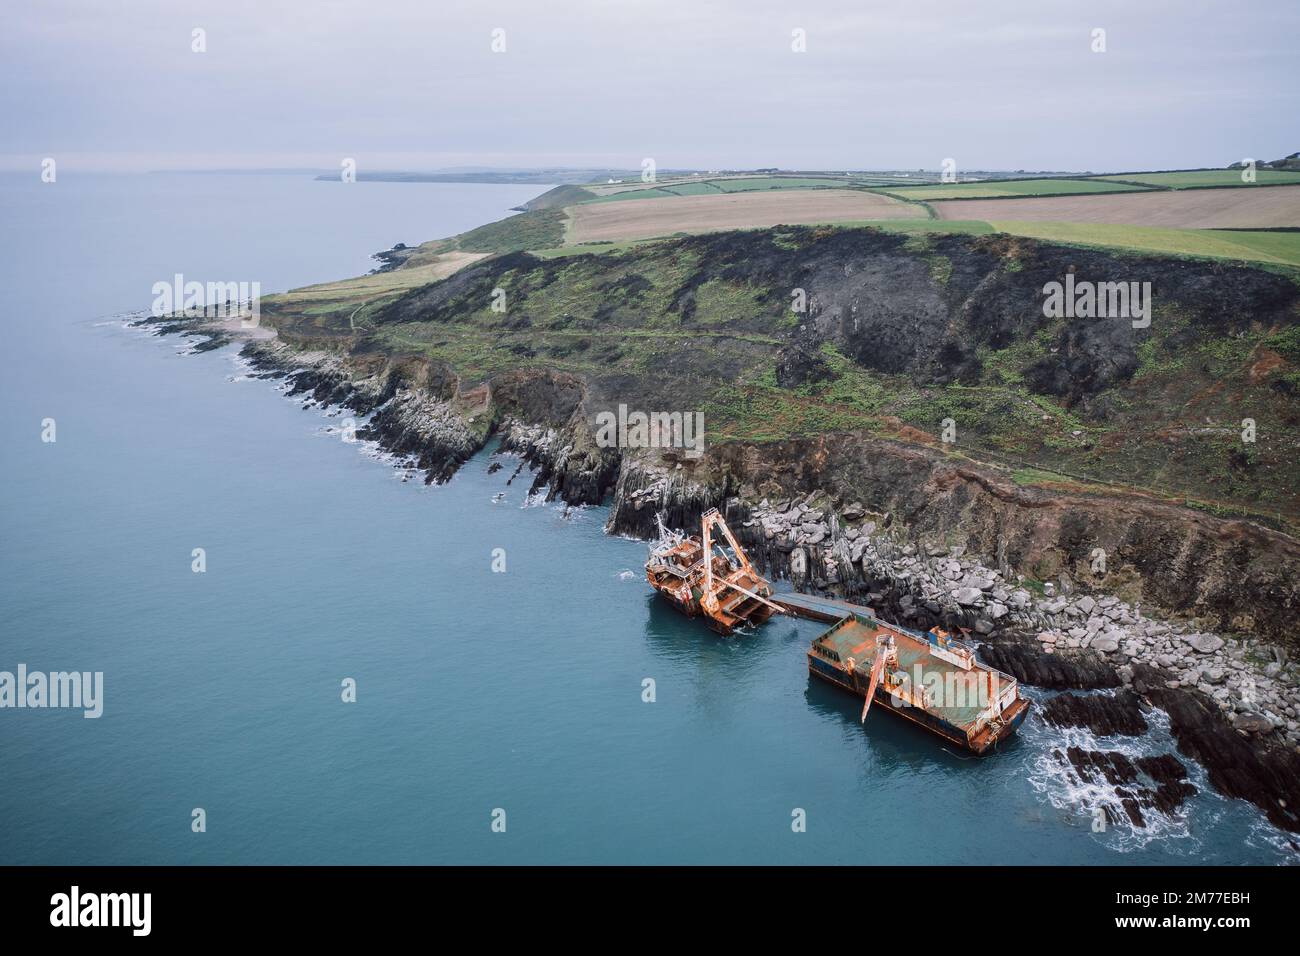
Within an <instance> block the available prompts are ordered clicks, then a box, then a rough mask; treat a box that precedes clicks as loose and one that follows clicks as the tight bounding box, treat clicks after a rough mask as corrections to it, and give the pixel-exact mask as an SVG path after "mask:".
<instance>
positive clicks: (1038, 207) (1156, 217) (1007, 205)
mask: <svg viewBox="0 0 1300 956" xmlns="http://www.w3.org/2000/svg"><path fill="white" fill-rule="evenodd" d="M933 208H934V210H935V212H936V213H938V215H939V218H940V219H983V220H986V221H989V222H992V221H995V220H997V221H1002V222H1027V221H1048V222H1079V223H1110V224H1113V225H1134V226H1161V227H1165V228H1169V229H1224V228H1247V229H1249V228H1259V229H1275V228H1278V227H1288V226H1300V188H1297V187H1292V186H1256V187H1255V188H1253V189H1196V190H1190V189H1189V190H1185V191H1170V190H1161V191H1157V192H1133V193H1125V194H1122V195H1118V194H1112V195H1100V196H1060V197H1054V198H1053V197H1041V198H1025V199H989V200H973V201H966V202H936V203H934V204H933Z"/></svg>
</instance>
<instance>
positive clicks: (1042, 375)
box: [271, 210, 1300, 526]
mask: <svg viewBox="0 0 1300 956" xmlns="http://www.w3.org/2000/svg"><path fill="white" fill-rule="evenodd" d="M555 212H558V210H556V211H555ZM546 215H547V213H537V214H532V213H530V214H526V216H518V217H513V219H514V220H526V221H524V222H514V221H512V220H504V221H503V222H502V223H497V224H493V227H495V228H494V229H490V227H484V229H483V230H476V232H478V233H479V234H480V235H479V238H478V239H477V240H476V241H475V244H477V243H480V242H481V243H482V245H479V248H484V247H487V246H490V245H494V244H501V245H504V246H506V247H507V248H508V247H509V246H511V245H513V244H517V243H518V242H523V241H525V240H524V238H523V236H524V235H526V234H527V233H528V232H529V231H532V230H534V229H540V228H554V222H555V221H554V220H550V221H549V222H550V224H549V225H546V224H545V223H542V222H540V221H539V220H538V219H537V218H534V219H527V217H544V216H546ZM485 230H490V231H485ZM464 248H465V243H464V241H463V239H462V242H461V249H462V250H463V249H464ZM400 271H401V270H398V272H399V273H400ZM1068 271H1073V272H1074V273H1075V275H1076V276H1077V277H1079V278H1080V279H1085V280H1092V281H1098V282H1102V281H1123V282H1139V283H1140V282H1151V283H1152V288H1153V293H1152V298H1153V301H1154V309H1153V312H1152V316H1151V322H1150V325H1149V327H1146V328H1134V327H1133V324H1132V322H1131V321H1129V320H1127V319H1066V318H1049V317H1047V316H1045V315H1044V310H1043V306H1042V303H1043V287H1044V285H1045V283H1048V282H1051V281H1060V280H1061V279H1062V278H1063V277H1064V276H1065V274H1066V273H1067V272H1068ZM496 290H500V292H497V291H496ZM798 290H803V297H804V299H805V300H806V303H807V308H806V311H804V312H796V311H794V310H792V305H794V304H796V303H797V302H798V300H799V292H798ZM1298 318H1300V285H1297V283H1296V281H1295V279H1294V277H1293V276H1284V275H1274V274H1269V273H1266V272H1262V271H1259V270H1255V269H1248V268H1243V267H1239V266H1229V265H1222V264H1215V263H1208V262H1203V261H1198V260H1189V259H1169V258H1152V257H1146V256H1138V255H1119V254H1115V253H1111V252H1106V251H1104V250H1093V249H1083V248H1073V247H1062V246H1054V245H1050V244H1045V243H1041V242H1036V241H1034V240H1030V239H1020V238H1012V237H1007V236H978V235H962V234H930V233H891V232H887V231H883V230H878V229H866V228H863V229H851V228H850V229H846V228H796V227H783V228H777V229H772V230H765V231H747V232H733V233H719V234H713V235H709V236H699V237H690V238H685V239H670V240H658V241H653V242H646V243H641V244H636V245H629V246H626V247H624V248H621V249H617V250H607V251H603V252H601V253H600V254H588V255H567V256H562V257H555V258H539V257H537V256H533V255H529V254H527V253H521V252H509V253H507V254H502V255H497V256H494V257H491V258H487V259H484V260H483V261H481V262H478V263H475V264H472V265H469V266H467V267H466V268H464V269H462V270H461V271H460V272H458V273H456V274H455V275H453V276H452V277H451V278H449V279H446V280H444V281H442V282H437V283H434V284H431V285H424V286H421V287H417V288H414V289H411V290H409V291H404V292H402V291H397V292H394V293H392V294H388V295H385V296H384V297H383V298H382V299H380V300H377V301H375V302H373V303H371V304H369V305H368V306H366V307H365V308H363V309H361V310H358V309H357V307H356V306H355V305H354V304H353V303H352V302H348V303H345V304H341V305H340V306H339V307H338V308H337V309H333V310H331V309H330V308H329V306H328V304H322V303H315V304H313V307H312V309H311V311H310V313H309V314H308V313H306V312H304V311H302V310H299V311H298V312H293V311H292V310H278V311H273V312H272V314H271V321H273V322H274V324H276V325H277V326H279V327H280V329H281V332H282V334H283V335H284V336H285V337H286V338H288V339H290V340H291V341H292V340H294V339H295V338H296V339H297V340H299V341H301V342H302V343H303V344H319V343H320V342H321V341H324V340H331V341H336V342H340V343H343V344H344V345H345V347H348V348H352V349H354V350H356V351H359V352H362V353H387V354H403V355H417V356H421V357H423V358H425V359H427V360H431V361H433V362H435V363H438V364H441V365H445V366H446V367H448V368H449V369H451V370H452V371H453V372H454V373H455V374H456V375H457V376H458V377H459V379H460V381H461V384H462V388H469V387H471V386H473V385H475V384H478V383H481V382H484V381H491V380H493V379H494V377H496V376H500V375H501V374H503V373H507V372H512V371H518V370H527V369H550V370H554V371H557V372H561V373H568V374H570V375H572V376H575V377H576V378H578V379H580V380H581V381H582V382H583V383H584V387H585V389H586V392H587V396H588V397H587V400H586V405H587V407H588V409H589V410H595V409H598V408H606V407H613V406H615V405H617V404H619V403H623V404H626V405H628V406H629V407H630V408H640V409H647V410H658V409H662V410H695V409H701V410H703V411H704V413H705V419H706V423H707V429H708V435H709V441H710V442H713V443H719V442H728V441H745V442H755V441H757V442H765V441H779V440H783V439H788V438H793V437H807V436H812V435H818V434H823V433H826V432H830V431H846V430H857V429H862V430H866V431H869V432H872V433H874V434H878V435H884V436H892V437H896V438H898V439H900V440H903V441H908V442H919V443H923V444H928V445H932V446H936V447H940V448H943V449H945V450H948V451H950V452H951V453H953V454H958V455H964V456H967V457H970V458H974V459H977V460H983V461H987V462H992V463H996V464H1001V465H1004V466H1005V467H1007V468H1008V469H1011V470H1013V471H1014V472H1015V473H1016V474H1018V475H1020V476H1022V478H1023V476H1032V475H1036V474H1040V473H1051V474H1053V475H1056V476H1057V480H1060V481H1071V482H1074V483H1075V484H1076V485H1078V486H1086V485H1096V484H1100V483H1109V484H1112V485H1116V484H1118V485H1123V486H1126V487H1133V488H1138V489H1147V490H1149V491H1151V492H1152V493H1154V494H1157V495H1159V496H1161V497H1163V498H1166V499H1169V498H1172V499H1174V500H1177V501H1183V500H1187V501H1189V502H1191V503H1193V504H1197V505H1198V506H1200V507H1204V508H1207V509H1208V510H1214V511H1226V512H1236V513H1247V514H1252V515H1255V516H1257V517H1261V518H1263V519H1265V520H1268V521H1270V522H1271V523H1274V524H1278V525H1290V526H1294V525H1296V524H1298V523H1300V475H1298V474H1297V467H1296V464H1295V461H1296V456H1295V448H1296V447H1297V445H1300V414H1297V403H1296V397H1297V388H1300V354H1297V352H1298V346H1297V342H1298V341H1300V339H1297V332H1296V329H1297V324H1296V323H1297V320H1298ZM1246 419H1250V420H1253V422H1254V423H1255V426H1254V427H1255V441H1253V442H1243V440H1242V438H1241V432H1242V429H1243V421H1244V420H1246ZM945 420H951V423H952V425H953V427H955V432H956V442H955V443H952V444H944V443H942V442H941V441H940V439H941V435H942V432H943V428H944V423H945Z"/></svg>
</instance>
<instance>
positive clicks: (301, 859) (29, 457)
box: [0, 171, 1295, 864]
mask: <svg viewBox="0 0 1300 956" xmlns="http://www.w3.org/2000/svg"><path fill="white" fill-rule="evenodd" d="M540 191H541V190H540V189H538V188H534V187H520V186H485V185H441V184H438V185H433V184H418V185H417V184H387V183H357V184H353V185H346V186H345V185H343V184H338V183H323V182H315V181H313V180H312V179H310V178H309V177H305V176H303V177H293V176H253V175H240V176H234V175H226V176H222V175H151V176H82V177H78V176H75V175H73V174H72V173H68V172H64V173H61V175H60V179H59V182H58V183H57V184H53V185H46V184H42V183H41V182H40V181H39V177H38V175H37V173H36V172H35V171H34V172H33V173H32V174H31V175H25V176H21V177H19V176H13V175H6V176H0V208H3V211H4V229H3V232H2V233H0V244H2V248H0V275H2V279H3V281H0V304H2V308H0V316H2V317H3V318H2V321H3V323H4V340H3V341H4V346H3V348H2V349H0V383H2V384H0V387H2V388H3V392H2V393H0V397H2V398H3V409H4V413H3V415H0V435H2V438H3V441H2V442H0V448H2V449H3V464H4V468H3V474H4V495H3V498H2V499H0V502H2V504H0V670H7V671H14V670H16V668H17V666H18V664H20V663H23V664H26V665H27V666H28V668H29V669H31V670H44V671H53V670H83V671H103V672H104V684H105V688H104V698H105V699H104V714H103V716H102V717H101V718H100V719H98V720H87V719H83V717H82V716H81V713H80V712H79V711H71V710H13V709H4V710H0V864H5V863H61V864H107V863H148V864H152V863H471V862H487V863H544V862H556V863H580V862H612V863H619V862H638V863H673V862H686V863H724V862H741V863H744V862H748V863H963V864H997V863H1065V864H1096V863H1107V862H1109V863H1180V862H1182V863H1237V862H1243V863H1244V862H1255V863H1272V862H1284V861H1292V860H1294V859H1295V854H1294V852H1293V851H1291V850H1289V849H1287V848H1286V846H1285V842H1284V841H1283V840H1282V839H1281V835H1280V834H1278V833H1277V831H1275V830H1273V829H1272V828H1271V827H1269V826H1268V825H1267V824H1266V823H1265V822H1263V820H1262V817H1261V815H1260V814H1259V813H1258V812H1257V811H1256V810H1255V809H1254V808H1252V807H1250V806H1249V805H1247V804H1244V803H1240V802H1230V801H1226V800H1223V799H1222V798H1220V797H1218V796H1217V795H1215V794H1214V793H1212V792H1210V791H1208V790H1207V789H1206V787H1205V780H1204V774H1203V773H1202V772H1201V771H1200V770H1199V768H1196V767H1195V766H1194V765H1193V766H1192V773H1193V781H1194V782H1195V783H1196V784H1197V785H1198V786H1199V787H1201V790H1202V792H1201V793H1200V794H1199V795H1198V796H1197V797H1195V798H1193V800H1191V801H1190V803H1189V804H1188V814H1187V818H1186V820H1184V821H1182V822H1179V823H1172V824H1171V823H1163V824H1159V825H1157V826H1155V827H1153V828H1152V832H1148V833H1145V834H1142V835H1138V834H1135V833H1134V832H1133V831H1132V830H1131V829H1129V828H1128V827H1127V826H1119V827H1112V828H1111V829H1110V830H1109V831H1108V832H1106V833H1094V832H1092V829H1091V825H1090V824H1091V817H1090V816H1089V815H1087V813H1086V812H1085V810H1084V809H1083V803H1082V798H1083V797H1084V796H1086V795H1085V794H1082V793H1075V792H1072V791H1071V789H1070V788H1069V786H1068V785H1067V783H1066V782H1065V780H1064V778H1063V777H1062V776H1061V775H1060V774H1059V772H1056V771H1053V770H1052V769H1051V768H1052V766H1053V761H1052V760H1051V758H1050V752H1051V749H1052V748H1054V747H1061V748H1063V747H1064V746H1066V745H1067V743H1068V742H1071V741H1073V742H1082V743H1085V744H1086V743H1087V735H1086V734H1084V733H1081V732H1073V733H1072V735H1071V736H1070V737H1069V738H1068V739H1067V735H1066V734H1065V733H1064V732H1062V731H1059V730H1054V729H1051V728H1047V727H1045V726H1044V725H1043V724H1042V723H1041V722H1040V721H1039V720H1038V719H1037V718H1036V717H1034V716H1031V718H1030V720H1029V721H1028V722H1027V723H1026V725H1025V727H1024V728H1023V730H1022V733H1021V735H1020V736H1019V737H1018V738H1017V739H1016V740H1015V741H1014V742H1013V743H1012V745H1011V746H1009V747H1007V748H1006V749H1005V750H1003V751H1002V752H1001V753H998V754H996V755H995V756H992V757H990V758H988V759H984V760H965V759H961V758H959V757H957V756H955V755H953V754H950V753H948V752H946V751H945V750H943V749H942V748H941V746H940V745H939V743H938V742H937V741H936V740H935V739H934V738H932V737H930V736H928V735H926V734H923V733H922V732H920V731H917V730H914V729H912V728H911V727H910V726H908V725H906V724H904V723H903V722H902V721H899V720H897V719H894V718H892V717H891V716H890V715H888V714H886V713H873V715H872V717H871V718H870V719H869V720H868V723H867V725H866V727H861V726H859V724H858V720H857V716H858V711H859V708H860V702H858V701H855V700H854V699H853V698H851V697H850V696H848V695H847V694H843V693H841V692H839V691H837V690H835V689H834V688H831V687H829V686H825V685H822V684H820V683H817V684H813V683H811V682H810V679H809V677H808V674H807V670H806V667H805V664H804V657H803V654H804V650H805V648H806V646H807V643H808V642H809V640H811V638H812V637H813V636H814V635H815V634H816V632H817V630H818V625H816V624H813V623H799V622H796V623H792V622H789V621H777V622H774V623H772V624H769V625H768V626H766V627H764V628H763V629H762V630H761V631H760V632H758V633H757V634H755V635H753V636H750V637H746V638H742V639H739V640H721V639H719V638H717V637H715V636H713V635H712V633H711V632H709V631H707V630H706V629H705V628H704V627H703V626H702V625H700V624H698V623H692V622H689V621H686V620H684V619H682V618H679V617H678V616H677V615H676V614H674V613H673V612H671V611H670V610H668V609H667V608H666V607H663V606H661V605H660V604H659V603H658V602H657V601H656V600H654V599H653V598H652V595H651V594H650V592H649V590H648V588H647V586H646V585H645V583H644V580H643V579H642V575H641V571H640V568H641V563H642V561H643V558H644V553H645V548H644V545H642V544H640V543H637V542H632V541H625V540H620V539H614V538H609V537H607V536H605V535H604V534H603V533H602V531H601V528H602V525H603V523H604V519H605V512H604V510H603V509H587V510H578V511H573V512H571V513H570V514H569V515H568V516H567V517H566V514H565V509H564V507H563V505H554V504H552V505H544V506H543V505H532V506H529V504H528V503H527V502H526V501H525V500H524V495H525V492H526V491H527V487H528V480H527V478H526V474H525V476H521V477H520V478H519V479H517V480H516V481H515V482H514V484H513V485H511V486H509V487H507V485H506V481H507V478H508V477H509V476H510V474H511V473H512V472H513V471H514V468H515V462H514V461H513V460H507V461H506V463H505V464H506V467H505V468H503V469H502V470H501V471H499V472H497V473H496V474H494V475H489V474H488V473H487V470H488V465H489V463H490V459H489V458H488V456H487V453H484V454H482V455H479V456H478V457H477V458H475V459H474V460H473V461H471V462H470V463H469V464H468V465H467V466H466V467H465V468H464V469H463V470H462V472H461V473H460V474H459V475H458V476H457V477H456V478H455V479H454V480H453V481H452V482H451V483H450V484H448V485H445V486H443V487H437V488H427V487H425V486H423V485H422V484H421V483H419V482H410V483H404V482H402V481H399V480H397V478H396V477H395V473H394V471H393V470H392V468H391V467H390V466H389V465H387V464H385V463H383V462H381V461H378V460H376V459H375V457H374V456H373V455H372V454H368V453H367V451H366V449H365V448H364V447H363V446H361V445H357V444H353V445H348V444H344V443H342V442H340V441H339V440H338V438H337V437H334V436H331V435H329V434H327V433H326V429H327V427H328V426H329V425H330V424H331V423H332V422H337V418H333V419H332V418H329V417H327V416H326V415H324V414H322V413H321V412H320V411H318V410H304V409H302V408H301V407H299V405H297V404H296V403H294V402H291V401H287V400H286V399H285V398H284V397H283V396H281V395H280V394H277V392H276V389H275V386H274V385H273V384H272V383H267V382H264V381H258V380H251V379H247V378H243V377H242V374H241V369H240V367H239V365H238V363H237V362H236V361H235V356H234V352H233V350H230V349H227V350H223V351H219V352H215V353H209V354H204V355H194V356H186V355H181V354H179V353H180V352H182V351H183V350H184V348H185V345H184V343H183V342H181V341H179V340H176V339H170V338H165V339H164V338H153V337H149V336H147V335H144V334H141V333H139V332H136V331H128V330H125V329H124V328H123V323H122V320H121V318H120V316H121V314H122V313H124V312H128V311H135V310H143V309H147V308H148V307H149V305H150V302H151V300H152V295H151V291H150V289H151V286H152V285H153V283H154V282H156V281H159V280H165V281H169V280H170V279H171V277H172V275H173V274H174V273H177V272H180V273H183V274H184V275H185V276H186V277H187V278H191V279H199V280H200V281H207V280H214V281H216V280H223V281H224V280H246V281H253V280H257V281H260V282H261V284H262V289H263V291H264V292H265V293H269V292H272V291H278V290H282V289H286V288H291V287H294V286H298V285H303V284H307V283H310V282H315V281H322V280H327V279H335V278H340V277H343V276H348V275H355V274H358V273H360V272H364V271H366V270H367V269H368V268H370V267H371V265H372V263H371V262H370V261H369V259H368V256H369V254H370V253H372V252H375V251H377V250H379V249H383V248H387V247H389V246H391V245H392V244H393V243H395V242H398V241H402V242H406V243H408V244H410V243H415V242H419V241H422V240H425V239H429V238H434V237H438V236H444V235H451V234H454V233H456V232H459V231H462V230H464V229H467V228H469V227H472V226H474V225H478V224H480V223H482V222H485V221H487V220H489V219H495V218H499V217H501V216H504V215H506V214H508V210H509V207H511V206H514V205H517V204H518V203H520V202H522V201H524V200H526V199H528V198H530V197H531V196H532V195H535V194H537V193H538V192H540ZM45 418H53V419H55V420H56V422H57V437H58V440H57V442H56V443H53V444H48V443H43V442H42V441H41V437H40V434H41V422H42V420H43V419H45ZM499 492H505V498H504V500H503V501H501V502H500V503H493V496H494V495H496V494H497V493H499ZM194 548H204V549H205V550H206V553H207V571H206V573H204V574H195V573H192V572H191V570H190V563H191V551H192V550H193V549H194ZM494 548H504V549H505V551H506V556H507V557H506V560H507V571H506V573H504V574H496V573H492V571H491V553H492V550H493V549H494ZM346 677H352V678H355V680H356V681H357V686H358V692H357V696H358V700H357V703H355V704H344V703H342V702H341V700H340V682H341V681H342V680H343V679H344V678H346ZM647 677H650V678H653V679H654V680H655V682H656V689H657V701H656V702H655V703H643V702H642V699H641V682H642V680H643V679H644V678H647ZM1165 739H1166V741H1167V734H1166V735H1165ZM1142 747H1143V748H1145V749H1144V751H1143V752H1154V751H1152V750H1151V749H1150V747H1151V745H1150V744H1149V743H1144V744H1142ZM1099 749H1123V750H1128V751H1130V752H1134V749H1135V748H1134V745H1133V744H1132V743H1131V742H1125V741H1123V740H1122V739H1121V740H1120V741H1118V742H1116V741H1104V742H1102V744H1101V745H1100V747H1099ZM1165 749H1172V745H1171V744H1170V745H1168V747H1167V748H1165ZM196 807H202V808H204V810H205V811H206V813H207V832H206V833H193V832H191V828H190V820H191V811H192V810H193V809H194V808H196ZM494 808H502V809H504V810H505V811H506V820H507V829H506V832H505V833H503V834H502V833H493V832H491V828H490V824H491V819H492V812H493V810H494ZM795 808H802V809H803V810H805V811H806V814H807V832H805V833H794V832H792V830H791V819H792V817H791V814H792V811H793V810H794V809H795Z"/></svg>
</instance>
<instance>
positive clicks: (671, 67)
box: [0, 0, 1300, 172]
mask: <svg viewBox="0 0 1300 956" xmlns="http://www.w3.org/2000/svg"><path fill="white" fill-rule="evenodd" d="M0 22H3V30H0V136H2V137H3V138H0V169H8V170H27V169H33V170H34V169H38V168H39V165H40V162H41V160H42V159H43V158H45V157H51V158H55V159H56V160H57V161H58V163H59V168H60V171H63V170H66V169H81V170H88V171H89V170H106V171H146V170H151V169H159V168H164V169H172V168H213V167H223V168H226V167H247V168H260V167H274V166H298V167H302V166H306V167H317V168H329V169H337V168H339V166H340V163H341V161H342V160H343V159H344V158H352V159H355V161H356V163H357V168H358V170H360V171H362V172H364V171H366V170H375V171H377V170H394V169H411V170H425V169H433V168H439V167H447V166H467V165H470V166H500V167H530V166H577V167H606V166H608V167H614V168H624V169H639V168H640V167H641V164H642V160H643V159H646V158H651V159H653V160H654V161H655V163H656V165H657V166H658V167H659V168H663V169H670V168H689V169H748V168H759V167H768V166H779V167H782V168H788V169H796V168H801V169H825V170H833V169H922V168H923V169H936V168H938V167H939V166H940V165H941V164H942V163H943V161H944V160H945V159H947V158H952V159H953V160H954V161H955V165H956V167H957V168H958V170H962V169H969V170H979V169H983V170H988V169H1024V170H1030V171H1038V170H1058V171H1066V170H1068V171H1082V170H1091V171H1095V172H1117V171H1133V170H1142V169H1168V168H1191V167H1202V166H1224V165H1227V164H1228V163H1231V162H1235V161H1238V160H1241V159H1245V158H1252V159H1260V160H1272V159H1277V158H1280V157H1282V156H1284V155H1287V154H1289V153H1292V152H1295V151H1296V150H1300V123H1297V117H1300V3H1297V2H1296V0H1249V2H1241V0H1231V2H1228V0H1123V2H1112V0H1094V2H1080V0H1023V2H1019V0H1018V2H1012V0H981V2H979V3H974V2H971V0H962V2H949V0H929V2H926V3H914V2H907V0H897V2H888V3H887V2H876V0H856V2H854V0H850V2H800V0H790V2H774V0H725V2H721V0H719V2H710V0H686V2H679V0H603V2H597V0H547V2H539V0H525V2H513V0H511V2H492V0H475V2H470V0H463V2H447V0H367V2H361V0H313V2H295V0H220V2H192V0H114V2H111V3H110V2H104V0H41V2H39V3H22V4H19V3H9V4H6V6H5V9H4V11H3V12H2V13H0ZM196 29H198V30H202V31H204V39H205V44H206V49H205V51H204V52H195V50H194V49H193V47H194V45H195V41H194V31H195V30H196ZM1096 30H1104V31H1105V34H1104V42H1105V50H1104V52H1095V51H1094V47H1095V46H1096V45H1097V40H1096V39H1095V35H1094V31H1096ZM494 31H502V32H500V33H496V34H495V35H494ZM795 31H803V32H802V37H803V46H804V50H803V51H802V52H796V50H795V49H794V47H795V46H797V45H799V44H798V42H797V39H796V37H797V34H796V32H795ZM494 36H495V45H496V46H497V47H498V49H500V47H501V46H502V42H504V50H501V51H500V52H498V51H494V49H493V46H494Z"/></svg>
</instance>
